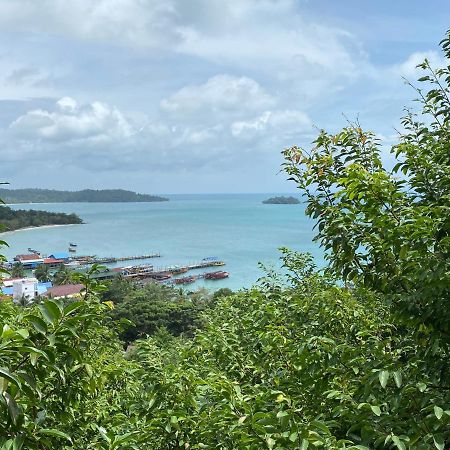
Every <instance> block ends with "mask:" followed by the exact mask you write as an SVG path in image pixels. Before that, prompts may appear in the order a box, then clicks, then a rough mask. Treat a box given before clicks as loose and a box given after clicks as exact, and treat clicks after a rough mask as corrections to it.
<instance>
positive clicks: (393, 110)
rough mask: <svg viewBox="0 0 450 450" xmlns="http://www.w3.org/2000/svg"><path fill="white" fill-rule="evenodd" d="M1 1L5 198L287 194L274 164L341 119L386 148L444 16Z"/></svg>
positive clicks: (330, 6)
mask: <svg viewBox="0 0 450 450" xmlns="http://www.w3.org/2000/svg"><path fill="white" fill-rule="evenodd" d="M432 4H433V6H432V7H431V6H430V4H428V3H427V2H423V1H420V0H414V1H411V0H408V1H406V0H395V1H392V0H389V1H387V0H378V1H373V2H369V1H366V2H364V1H363V2H362V1H360V0H359V1H356V0H341V1H336V0H314V1H313V0H310V1H307V0H220V1H219V0H164V1H161V0H96V1H92V0H0V168H1V169H0V178H1V180H5V181H9V182H10V183H11V187H16V188H18V187H44V188H64V189H78V188H113V187H120V188H126V189H132V190H137V191H140V192H148V193H197V192H289V191H293V190H294V187H293V186H291V185H290V184H289V183H288V182H286V181H285V179H284V178H285V177H284V176H283V175H282V174H279V173H278V172H279V166H280V164H281V162H282V159H281V156H280V152H281V150H282V149H283V148H285V147H287V146H290V145H294V144H297V145H301V146H306V147H307V146H308V145H309V143H310V142H311V141H312V140H313V138H314V136H315V134H316V133H317V131H316V130H317V128H326V129H328V130H331V131H337V130H338V129H339V128H340V127H342V126H344V125H345V118H344V116H343V114H345V116H347V117H348V118H350V119H354V118H356V117H359V119H360V121H361V123H362V124H363V126H364V127H365V128H368V129H372V130H374V131H376V132H377V133H379V134H380V136H382V137H383V138H384V139H385V142H386V144H389V143H390V142H392V140H393V139H394V136H395V131H394V127H395V126H396V125H398V122H399V117H400V116H401V115H402V111H403V107H404V106H410V105H411V104H412V103H411V100H412V99H413V98H414V93H413V92H411V90H410V88H408V87H407V86H405V85H404V83H403V81H402V76H405V77H407V78H409V79H411V80H414V79H415V78H416V77H417V73H416V70H415V68H414V67H415V65H416V64H418V63H419V62H421V60H422V59H423V58H424V57H428V58H429V59H430V60H431V61H432V62H434V63H435V64H437V65H439V64H440V63H442V57H441V54H440V52H439V47H438V42H439V41H440V39H441V38H442V37H443V35H444V33H445V31H446V29H447V27H449V26H450V20H449V19H450V7H449V5H448V1H447V0H435V1H433V2H432Z"/></svg>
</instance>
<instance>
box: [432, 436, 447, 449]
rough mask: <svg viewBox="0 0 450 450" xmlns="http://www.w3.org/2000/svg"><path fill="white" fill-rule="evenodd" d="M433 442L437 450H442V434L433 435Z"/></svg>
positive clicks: (443, 443)
mask: <svg viewBox="0 0 450 450" xmlns="http://www.w3.org/2000/svg"><path fill="white" fill-rule="evenodd" d="M433 441H434V446H435V447H436V448H437V449H438V450H444V447H445V442H444V436H442V434H435V435H433Z"/></svg>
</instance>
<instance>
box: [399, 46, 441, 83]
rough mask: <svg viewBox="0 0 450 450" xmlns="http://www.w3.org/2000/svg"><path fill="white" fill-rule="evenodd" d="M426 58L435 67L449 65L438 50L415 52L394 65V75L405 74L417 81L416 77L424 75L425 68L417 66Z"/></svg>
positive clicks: (404, 75)
mask: <svg viewBox="0 0 450 450" xmlns="http://www.w3.org/2000/svg"><path fill="white" fill-rule="evenodd" d="M425 59H428V61H429V62H430V64H431V67H433V68H436V67H444V66H447V62H446V60H445V58H443V56H442V55H441V54H440V53H438V52H436V51H431V50H430V51H427V52H415V53H412V54H411V55H409V57H408V58H407V59H406V60H405V61H403V62H402V63H400V64H396V65H394V66H393V68H392V69H393V72H394V75H397V76H403V77H406V78H407V79H409V80H410V81H415V80H416V78H418V77H420V76H422V75H423V70H422V69H420V68H418V67H417V66H418V65H419V64H421V63H423V62H424V60H425Z"/></svg>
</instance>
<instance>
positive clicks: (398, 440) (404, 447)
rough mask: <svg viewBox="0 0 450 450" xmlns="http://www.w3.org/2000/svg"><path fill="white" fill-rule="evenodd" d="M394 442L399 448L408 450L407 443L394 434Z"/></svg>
mask: <svg viewBox="0 0 450 450" xmlns="http://www.w3.org/2000/svg"><path fill="white" fill-rule="evenodd" d="M392 442H393V443H394V444H395V446H396V447H397V448H398V449H399V450H406V445H405V444H404V443H403V442H402V441H401V440H400V439H399V437H398V436H394V435H393V436H392Z"/></svg>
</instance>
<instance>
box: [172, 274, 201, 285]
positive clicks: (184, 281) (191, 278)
mask: <svg viewBox="0 0 450 450" xmlns="http://www.w3.org/2000/svg"><path fill="white" fill-rule="evenodd" d="M194 281H197V277H195V276H194V275H190V276H188V277H183V278H175V279H174V280H173V282H174V283H175V284H189V283H193V282H194Z"/></svg>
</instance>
